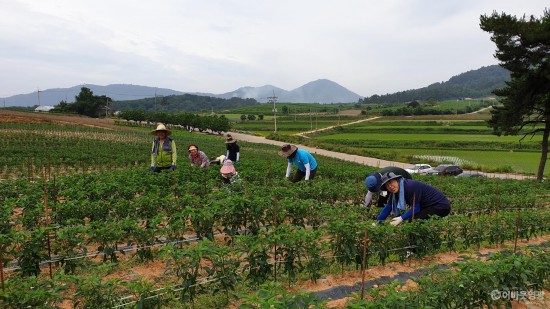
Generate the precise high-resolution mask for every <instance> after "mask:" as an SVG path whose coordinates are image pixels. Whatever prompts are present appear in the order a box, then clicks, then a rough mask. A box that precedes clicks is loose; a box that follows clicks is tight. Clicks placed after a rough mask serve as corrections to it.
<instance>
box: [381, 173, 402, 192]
mask: <svg viewBox="0 0 550 309" xmlns="http://www.w3.org/2000/svg"><path fill="white" fill-rule="evenodd" d="M398 178H403V176H401V175H395V176H393V177H390V178H388V179H384V181H383V182H382V183H381V184H380V187H379V190H380V191H387V190H385V189H386V184H387V183H388V182H389V181H390V180H392V179H398Z"/></svg>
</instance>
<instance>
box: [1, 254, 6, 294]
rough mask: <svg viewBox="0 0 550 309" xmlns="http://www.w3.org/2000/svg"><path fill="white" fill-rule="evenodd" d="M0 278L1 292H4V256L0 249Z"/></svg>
mask: <svg viewBox="0 0 550 309" xmlns="http://www.w3.org/2000/svg"><path fill="white" fill-rule="evenodd" d="M0 277H1V278H2V292H5V291H6V288H5V287H4V255H3V254H2V248H0Z"/></svg>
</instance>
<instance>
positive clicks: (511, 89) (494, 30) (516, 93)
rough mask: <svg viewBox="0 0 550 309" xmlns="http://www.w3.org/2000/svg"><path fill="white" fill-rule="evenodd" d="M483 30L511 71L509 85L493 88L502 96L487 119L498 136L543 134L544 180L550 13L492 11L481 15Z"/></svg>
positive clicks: (549, 128) (549, 124) (549, 120)
mask: <svg viewBox="0 0 550 309" xmlns="http://www.w3.org/2000/svg"><path fill="white" fill-rule="evenodd" d="M480 21H481V23H480V26H481V29H482V30H484V31H486V32H489V33H491V41H493V42H494V43H495V44H496V47H497V50H496V53H495V57H496V58H497V59H498V60H499V61H500V65H501V66H502V67H503V68H505V69H507V70H508V71H510V77H511V80H510V81H509V82H506V86H505V87H503V88H499V89H496V90H494V91H493V93H494V94H495V95H497V96H499V97H500V99H499V103H500V104H499V105H497V106H494V109H493V111H492V117H491V119H490V120H489V121H488V123H489V125H490V126H491V127H492V128H493V132H494V134H497V135H502V134H504V135H517V134H523V137H522V139H523V138H526V137H527V136H533V135H535V134H542V136H543V138H542V145H541V146H542V147H541V148H542V150H541V152H542V153H541V160H540V164H539V168H538V171H537V179H539V180H541V179H542V177H543V174H544V168H545V165H546V160H547V158H548V137H549V134H550V15H549V11H548V10H545V11H544V14H543V16H542V17H540V18H536V17H534V16H530V17H529V18H527V17H526V16H523V17H521V18H518V17H516V16H511V15H508V14H505V13H501V14H498V13H497V12H493V14H491V15H490V16H487V15H482V16H481V17H480Z"/></svg>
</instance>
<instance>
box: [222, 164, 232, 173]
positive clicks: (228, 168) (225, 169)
mask: <svg viewBox="0 0 550 309" xmlns="http://www.w3.org/2000/svg"><path fill="white" fill-rule="evenodd" d="M220 173H222V174H232V173H235V167H234V166H233V165H231V166H226V165H224V166H222V168H220Z"/></svg>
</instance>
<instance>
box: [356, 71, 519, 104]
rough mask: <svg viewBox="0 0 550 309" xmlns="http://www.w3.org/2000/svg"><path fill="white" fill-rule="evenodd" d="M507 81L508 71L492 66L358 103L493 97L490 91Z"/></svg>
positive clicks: (368, 98) (367, 98)
mask: <svg viewBox="0 0 550 309" xmlns="http://www.w3.org/2000/svg"><path fill="white" fill-rule="evenodd" d="M413 78H414V77H413ZM508 80H510V73H509V72H508V70H506V69H504V68H502V67H500V66H498V65H492V66H487V67H482V68H480V69H478V70H472V71H468V72H466V73H462V74H460V75H457V76H453V77H452V78H451V79H449V80H448V81H446V82H443V83H434V84H431V85H429V86H428V87H424V88H419V89H413V90H406V91H400V92H396V93H392V94H385V95H377V94H375V95H373V96H370V97H365V98H363V99H361V100H360V102H361V103H400V102H410V101H413V100H434V101H443V100H453V99H461V98H482V97H487V96H493V94H492V91H493V90H494V89H496V88H501V87H503V86H504V85H505V82H506V81H508Z"/></svg>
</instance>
